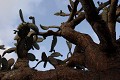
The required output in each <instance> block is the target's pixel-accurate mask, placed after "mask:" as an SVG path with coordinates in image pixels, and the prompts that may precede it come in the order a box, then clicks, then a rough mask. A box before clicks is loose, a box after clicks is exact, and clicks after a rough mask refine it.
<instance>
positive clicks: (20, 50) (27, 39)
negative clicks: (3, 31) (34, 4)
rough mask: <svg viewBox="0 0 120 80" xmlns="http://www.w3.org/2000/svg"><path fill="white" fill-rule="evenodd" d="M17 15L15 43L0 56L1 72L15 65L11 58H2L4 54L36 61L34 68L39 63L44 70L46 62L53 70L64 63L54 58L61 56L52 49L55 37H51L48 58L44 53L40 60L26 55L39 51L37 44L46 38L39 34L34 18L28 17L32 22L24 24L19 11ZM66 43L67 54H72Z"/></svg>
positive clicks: (42, 27) (69, 44) (54, 44)
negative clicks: (12, 54)
mask: <svg viewBox="0 0 120 80" xmlns="http://www.w3.org/2000/svg"><path fill="white" fill-rule="evenodd" d="M19 15H20V19H21V21H22V23H21V24H20V25H19V26H18V27H17V30H14V34H16V36H15V38H14V40H16V43H15V44H14V45H15V47H12V48H9V49H7V50H5V51H4V52H3V54H2V57H1V56H0V64H1V65H2V67H1V70H7V69H11V66H12V65H13V64H14V63H15V61H14V59H13V58H11V59H9V60H7V59H6V58H4V55H5V54H6V53H12V52H15V53H17V55H18V58H20V59H23V58H26V59H28V60H30V61H38V63H37V64H36V66H35V67H37V65H38V64H39V63H41V62H44V65H43V67H44V68H45V67H46V64H47V62H49V63H50V64H52V65H53V66H54V67H55V68H56V65H59V64H63V63H65V61H62V60H59V59H56V58H55V57H59V56H62V54H60V53H59V52H56V51H55V49H54V48H55V46H56V44H57V36H53V40H52V43H51V49H50V52H51V55H50V56H47V55H46V53H45V52H43V53H42V55H41V60H38V59H36V57H35V55H34V54H33V53H28V51H29V50H30V49H33V50H34V49H37V50H39V49H40V46H39V44H38V43H39V42H42V41H44V40H45V39H46V36H43V35H40V34H39V29H38V27H37V26H36V24H35V18H34V17H32V16H30V17H29V19H31V20H32V22H31V23H29V22H25V20H24V18H23V13H22V10H21V9H20V10H19ZM40 28H41V29H43V30H48V29H49V28H57V29H59V27H58V26H43V25H40ZM39 36H41V37H39ZM66 42H67V45H68V48H69V53H72V52H71V48H72V44H71V43H70V42H68V41H66ZM0 49H5V48H4V45H1V46H0ZM69 53H68V54H69ZM35 67H33V68H35Z"/></svg>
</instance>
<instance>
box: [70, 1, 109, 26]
mask: <svg viewBox="0 0 120 80" xmlns="http://www.w3.org/2000/svg"><path fill="white" fill-rule="evenodd" d="M109 4H110V2H109V1H107V2H105V3H103V4H101V5H100V6H99V7H98V8H97V11H98V12H99V11H100V10H102V9H103V8H104V7H105V6H107V5H109ZM77 14H79V15H78V17H77V18H75V19H74V20H72V21H71V23H72V24H74V25H73V27H75V26H76V25H78V24H79V23H81V22H82V21H83V20H84V19H85V13H84V12H79V13H77Z"/></svg>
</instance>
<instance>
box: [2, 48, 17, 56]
mask: <svg viewBox="0 0 120 80" xmlns="http://www.w3.org/2000/svg"><path fill="white" fill-rule="evenodd" d="M15 50H16V47H13V48H9V49H8V50H5V51H4V52H3V54H2V56H4V55H5V54H6V53H11V52H14V51H15Z"/></svg>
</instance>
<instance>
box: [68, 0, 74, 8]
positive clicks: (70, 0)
mask: <svg viewBox="0 0 120 80" xmlns="http://www.w3.org/2000/svg"><path fill="white" fill-rule="evenodd" d="M69 2H70V5H71V6H72V8H73V7H74V2H73V1H72V0H69Z"/></svg>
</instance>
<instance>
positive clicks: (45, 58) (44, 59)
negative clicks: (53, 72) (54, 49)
mask: <svg viewBox="0 0 120 80" xmlns="http://www.w3.org/2000/svg"><path fill="white" fill-rule="evenodd" d="M41 59H42V61H44V62H45V61H48V57H47V55H46V53H45V52H42V56H41Z"/></svg>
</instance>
